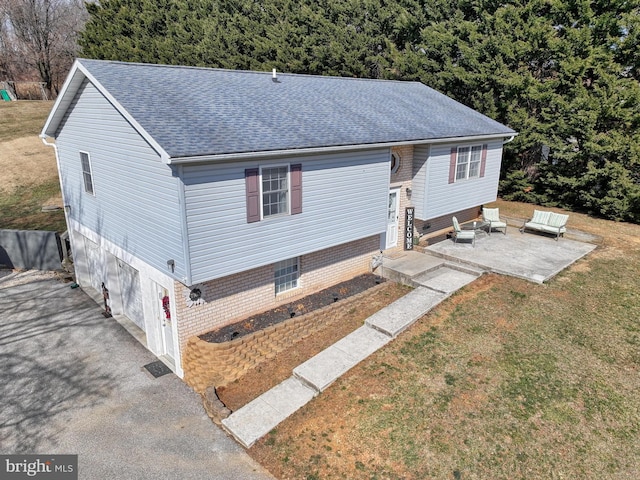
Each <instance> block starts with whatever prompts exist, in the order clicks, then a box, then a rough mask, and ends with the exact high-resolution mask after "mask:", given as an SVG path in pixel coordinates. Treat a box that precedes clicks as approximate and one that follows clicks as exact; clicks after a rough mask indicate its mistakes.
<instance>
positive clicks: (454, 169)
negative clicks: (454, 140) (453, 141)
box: [449, 143, 488, 183]
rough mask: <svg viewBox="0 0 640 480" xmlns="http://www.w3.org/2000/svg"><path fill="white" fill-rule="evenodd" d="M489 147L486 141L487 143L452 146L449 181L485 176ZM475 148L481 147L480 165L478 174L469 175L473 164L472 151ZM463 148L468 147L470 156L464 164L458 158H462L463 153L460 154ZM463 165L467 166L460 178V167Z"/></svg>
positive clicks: (454, 181)
mask: <svg viewBox="0 0 640 480" xmlns="http://www.w3.org/2000/svg"><path fill="white" fill-rule="evenodd" d="M487 147H488V145H487V144H486V143H485V144H469V145H462V146H460V145H458V146H455V147H451V158H450V162H449V183H457V182H462V181H465V180H474V179H478V178H483V177H484V174H485V168H486V162H487ZM474 148H479V149H480V159H479V161H478V162H477V165H478V166H477V174H476V175H473V176H469V172H470V171H471V165H472V162H471V159H472V152H473V149H474ZM461 149H464V150H467V149H468V154H467V155H468V158H467V160H466V162H465V163H464V164H463V163H459V162H458V160H459V159H460V158H461V155H460V150H461ZM474 163H475V162H474ZM462 165H464V166H465V170H464V177H462V176H461V177H460V178H458V167H459V166H462Z"/></svg>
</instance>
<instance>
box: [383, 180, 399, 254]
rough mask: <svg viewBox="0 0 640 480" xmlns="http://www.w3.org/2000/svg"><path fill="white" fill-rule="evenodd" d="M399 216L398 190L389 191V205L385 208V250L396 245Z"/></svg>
mask: <svg viewBox="0 0 640 480" xmlns="http://www.w3.org/2000/svg"><path fill="white" fill-rule="evenodd" d="M399 215H400V189H399V188H394V189H392V190H390V191H389V203H388V207H387V244H386V248H392V247H395V246H396V245H397V244H398V217H399Z"/></svg>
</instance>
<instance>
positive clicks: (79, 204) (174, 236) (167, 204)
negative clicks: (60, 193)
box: [56, 81, 187, 278]
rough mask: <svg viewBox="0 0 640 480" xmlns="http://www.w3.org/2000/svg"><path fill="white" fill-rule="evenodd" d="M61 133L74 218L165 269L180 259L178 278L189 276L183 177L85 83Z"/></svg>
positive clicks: (63, 165)
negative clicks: (89, 186) (84, 162)
mask: <svg viewBox="0 0 640 480" xmlns="http://www.w3.org/2000/svg"><path fill="white" fill-rule="evenodd" d="M123 88H126V85H123ZM58 130H59V134H58V137H57V139H56V144H57V148H58V155H59V158H60V168H61V174H62V178H63V185H64V198H65V199H66V202H67V203H68V204H69V205H71V210H70V212H69V215H70V217H71V218H73V219H75V220H77V221H78V222H80V223H81V224H82V225H84V226H85V227H87V228H89V229H91V230H93V231H94V232H96V233H98V234H99V235H100V236H101V237H103V238H105V239H107V240H109V241H111V242H113V243H114V244H116V245H117V246H119V247H120V248H122V249H124V250H125V251H127V252H129V253H130V254H132V255H134V256H136V257H138V258H140V259H141V260H143V261H145V262H146V263H148V264H150V265H152V266H154V267H156V268H157V269H159V270H161V271H166V269H167V260H169V259H173V260H175V264H176V271H175V274H176V275H177V276H178V277H179V278H181V277H183V276H185V275H186V273H187V270H186V268H185V267H186V262H185V261H184V253H183V252H184V250H183V246H182V236H181V231H182V220H181V213H180V207H179V201H178V179H177V178H175V177H173V176H172V172H171V168H170V167H169V166H167V165H165V164H163V163H162V162H161V161H160V157H159V155H158V154H157V153H156V152H155V150H153V149H152V148H151V147H150V146H149V145H148V144H147V143H146V142H145V140H144V139H143V138H142V137H141V136H140V135H139V134H138V132H137V131H136V130H135V129H134V128H133V127H132V126H131V125H130V124H129V123H128V122H127V121H126V119H124V118H123V117H122V116H121V115H120V114H119V113H118V112H117V111H116V109H115V108H114V107H113V106H112V105H111V104H110V103H109V102H108V101H107V99H106V98H105V97H104V96H103V95H102V94H101V93H100V92H99V91H98V90H97V89H96V88H95V87H94V86H93V85H92V84H91V83H88V82H86V81H85V83H84V85H83V87H82V88H81V89H80V91H79V92H78V95H77V96H76V98H75V99H74V101H73V103H72V104H71V107H70V108H69V110H68V112H67V114H66V116H65V118H64V120H63V122H62V123H61V126H60V128H59V129H58ZM80 151H83V152H87V153H88V154H89V156H90V161H91V168H92V173H93V187H94V192H95V196H92V195H90V194H87V193H85V191H84V186H83V178H82V168H81V163H80V154H79V152H80Z"/></svg>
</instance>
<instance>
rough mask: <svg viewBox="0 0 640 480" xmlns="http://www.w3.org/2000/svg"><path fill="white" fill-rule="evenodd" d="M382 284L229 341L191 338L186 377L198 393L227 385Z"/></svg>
mask: <svg viewBox="0 0 640 480" xmlns="http://www.w3.org/2000/svg"><path fill="white" fill-rule="evenodd" d="M383 286H384V284H380V285H376V286H375V287H373V288H370V289H368V290H367V291H365V292H361V293H359V294H357V295H354V296H352V297H349V298H345V299H344V300H339V301H338V302H336V303H333V304H331V305H327V306H326V307H323V308H321V309H318V310H316V311H313V312H309V313H306V314H304V315H301V316H299V317H293V318H290V319H288V320H285V321H283V322H281V323H278V324H276V325H272V326H270V327H267V328H265V329H263V330H260V331H257V332H254V333H251V334H249V335H245V336H243V337H240V338H237V339H235V340H231V341H229V342H225V343H209V342H205V341H204V340H201V339H200V338H198V337H191V338H189V341H188V342H187V346H186V348H185V351H184V354H183V357H182V366H183V368H184V380H185V382H186V383H187V384H188V385H190V386H191V387H192V388H193V389H194V390H195V391H196V392H198V393H203V392H204V391H205V389H206V388H207V387H209V386H216V387H220V386H223V385H227V384H229V383H231V382H233V381H234V380H237V379H238V378H240V377H241V376H242V375H244V374H245V373H246V372H247V371H248V370H249V369H251V368H255V367H256V366H257V365H258V364H260V363H261V362H263V361H265V360H267V359H270V358H273V357H275V356H276V355H277V354H278V353H279V352H281V351H283V350H284V349H286V348H288V347H290V346H291V345H293V344H294V343H296V342H297V341H299V340H302V339H303V338H306V337H308V336H309V335H312V334H313V333H315V332H317V331H319V330H320V329H321V328H323V327H325V326H328V325H330V324H331V323H333V322H335V321H337V320H338V319H340V318H342V316H343V315H345V314H348V312H349V310H350V309H351V308H352V306H353V304H355V303H356V302H357V301H359V300H360V299H362V298H366V297H369V296H371V295H373V294H374V293H375V292H377V291H378V290H379V289H380V288H382V287H383Z"/></svg>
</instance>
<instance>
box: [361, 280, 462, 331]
mask: <svg viewBox="0 0 640 480" xmlns="http://www.w3.org/2000/svg"><path fill="white" fill-rule="evenodd" d="M449 295H450V294H447V293H442V292H437V291H435V290H431V289H429V288H425V287H418V288H416V289H415V290H413V291H411V292H409V293H408V294H406V295H405V296H404V297H402V298H401V299H400V300H399V301H397V302H394V303H392V304H391V305H389V306H387V307H385V308H383V309H382V310H380V311H378V312H376V313H374V314H373V315H371V316H370V317H369V318H367V320H366V321H365V324H366V325H368V326H370V327H371V328H375V329H376V330H379V331H380V332H382V333H384V334H386V335H389V336H390V337H392V338H395V337H397V336H398V335H399V334H400V333H401V332H402V331H404V330H405V329H407V328H408V327H409V326H411V325H412V324H413V323H414V322H415V321H416V320H418V319H419V318H420V317H421V316H422V315H424V314H425V313H426V312H428V311H429V310H431V309H432V308H433V307H435V306H436V305H438V304H439V303H440V302H442V301H443V300H444V299H445V298H447V297H448V296H449Z"/></svg>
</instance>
